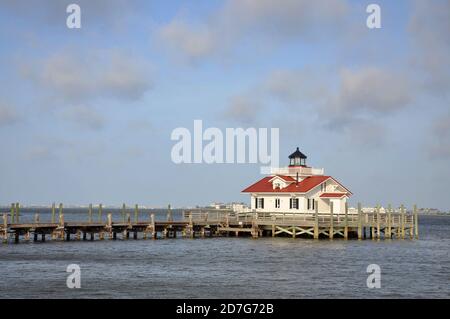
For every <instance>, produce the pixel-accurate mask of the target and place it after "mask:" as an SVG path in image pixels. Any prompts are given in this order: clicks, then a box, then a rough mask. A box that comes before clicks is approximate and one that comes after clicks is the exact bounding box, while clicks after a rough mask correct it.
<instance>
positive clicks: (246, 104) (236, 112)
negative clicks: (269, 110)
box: [223, 95, 264, 124]
mask: <svg viewBox="0 0 450 319" xmlns="http://www.w3.org/2000/svg"><path fill="white" fill-rule="evenodd" d="M263 107H264V106H263V104H262V103H261V102H260V101H259V100H258V99H256V98H255V97H253V96H250V95H239V96H235V97H233V98H232V99H231V101H230V103H229V104H228V106H227V108H226V109H225V111H224V112H223V117H224V118H225V119H229V120H232V121H236V122H239V123H241V124H253V123H255V122H256V120H257V118H258V114H259V113H260V112H261V110H262V109H263Z"/></svg>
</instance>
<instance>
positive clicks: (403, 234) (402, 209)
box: [400, 204, 405, 239]
mask: <svg viewBox="0 0 450 319" xmlns="http://www.w3.org/2000/svg"><path fill="white" fill-rule="evenodd" d="M400 215H401V217H400V219H401V222H400V224H401V234H402V239H405V206H403V204H402V206H401V207H400Z"/></svg>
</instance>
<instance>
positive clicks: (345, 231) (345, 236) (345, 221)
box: [344, 202, 348, 239]
mask: <svg viewBox="0 0 450 319" xmlns="http://www.w3.org/2000/svg"><path fill="white" fill-rule="evenodd" d="M344 239H348V203H347V202H345V216H344Z"/></svg>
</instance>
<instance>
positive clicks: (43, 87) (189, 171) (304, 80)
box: [0, 0, 450, 210]
mask: <svg viewBox="0 0 450 319" xmlns="http://www.w3.org/2000/svg"><path fill="white" fill-rule="evenodd" d="M73 2H75V3H77V4H79V5H80V7H81V12H82V28H81V29H79V30H74V29H68V28H67V27H66V24H65V21H66V18H67V13H66V12H65V8H66V6H67V5H68V4H70V3H73ZM370 3H377V4H379V5H380V7H381V10H382V11H381V17H382V28H381V29H376V30H370V29H368V28H367V27H366V18H367V13H366V12H365V9H366V6H367V5H368V4H370ZM0 70H1V72H0V81H1V82H0V83H1V85H0V147H1V150H2V156H0V178H1V183H0V203H2V204H8V203H10V202H13V201H14V202H15V201H20V202H22V203H26V204H48V203H51V202H53V201H56V202H60V201H62V202H64V203H68V204H87V203H90V202H93V203H98V202H103V203H107V204H120V203H122V202H127V203H135V202H136V203H141V204H145V205H152V206H164V205H166V204H167V203H172V204H173V205H175V206H187V205H197V204H207V203H210V202H212V201H221V202H226V201H247V200H248V199H247V197H246V196H245V195H242V194H240V191H241V190H242V189H243V188H245V187H246V186H248V185H249V184H251V183H253V182H254V181H256V180H257V179H259V178H260V177H261V175H260V174H259V166H260V165H255V164H239V165H238V164H215V165H208V164H190V165H189V164H181V165H176V164H174V163H173V162H172V161H171V158H170V152H171V148H172V146H173V145H174V144H175V142H173V141H171V140H170V134H171V132H172V130H173V129H175V128H176V127H187V128H189V129H192V127H193V121H194V120H195V119H201V120H203V124H204V126H205V127H219V128H223V129H224V128H226V127H233V128H234V127H244V128H246V127H256V128H258V127H269V128H270V127H278V128H280V135H281V139H280V150H281V152H280V156H281V158H280V161H281V164H285V163H287V156H288V155H289V154H290V153H291V152H292V151H293V150H294V149H295V147H297V146H299V147H300V149H301V150H302V151H303V152H304V153H305V154H307V155H308V164H309V165H311V166H316V167H324V168H325V172H326V173H327V174H330V175H332V176H334V177H336V178H337V179H338V180H340V181H341V182H342V183H343V184H344V185H346V186H347V187H348V188H350V189H351V190H352V191H353V193H354V196H353V198H352V200H351V201H352V203H356V202H358V201H361V202H363V203H365V204H367V205H373V204H376V203H382V204H387V203H388V202H390V203H393V204H395V205H397V204H401V203H404V204H407V205H412V204H413V203H417V204H418V205H420V206H425V207H437V208H441V209H446V210H448V209H450V196H448V195H447V193H448V191H447V187H448V182H449V180H450V168H449V167H450V165H449V162H450V110H449V105H450V104H449V95H450V94H449V93H450V2H449V1H441V0H433V1H430V2H427V5H425V4H424V3H423V2H421V1H344V0H342V1H340V0H330V1H305V0H285V1H275V0H260V1H256V0H242V1H237V0H228V1H118V0H115V1H105V0H97V1H50V0H41V1H36V2H33V5H30V4H29V2H27V1H10V0H2V1H1V2H0Z"/></svg>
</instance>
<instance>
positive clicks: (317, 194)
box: [242, 147, 352, 214]
mask: <svg viewBox="0 0 450 319" xmlns="http://www.w3.org/2000/svg"><path fill="white" fill-rule="evenodd" d="M242 192H243V193H249V194H250V197H251V209H252V210H254V211H256V212H273V213H276V212H280V213H282V212H287V213H313V212H314V211H315V208H316V207H315V206H316V205H317V208H318V210H319V212H329V211H330V206H331V203H333V212H334V213H335V214H341V213H344V210H345V203H346V202H347V199H348V198H349V197H350V196H351V195H352V193H351V192H350V191H349V190H348V189H347V188H346V187H345V186H343V185H342V184H341V183H339V182H338V181H337V180H336V179H334V178H333V177H331V176H326V175H324V170H323V169H322V168H312V167H308V166H306V156H305V155H304V154H303V153H302V152H300V150H299V149H298V147H297V150H296V151H295V152H294V153H292V154H291V155H290V156H289V166H288V167H284V168H276V169H273V170H272V172H271V175H269V176H267V177H264V178H263V179H261V180H260V181H258V182H256V183H254V184H253V185H250V186H249V187H247V188H246V189H244V190H243V191H242Z"/></svg>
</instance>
